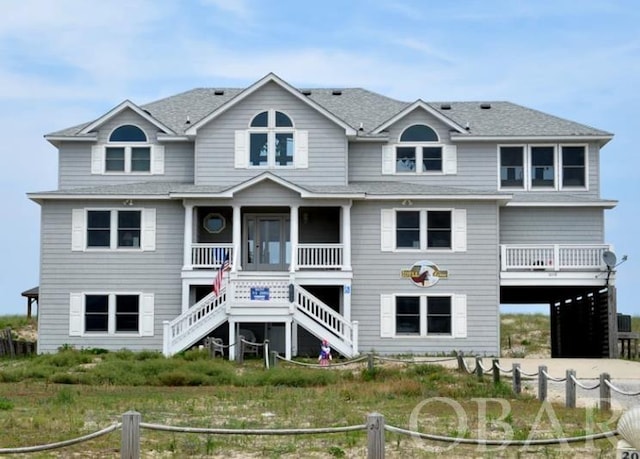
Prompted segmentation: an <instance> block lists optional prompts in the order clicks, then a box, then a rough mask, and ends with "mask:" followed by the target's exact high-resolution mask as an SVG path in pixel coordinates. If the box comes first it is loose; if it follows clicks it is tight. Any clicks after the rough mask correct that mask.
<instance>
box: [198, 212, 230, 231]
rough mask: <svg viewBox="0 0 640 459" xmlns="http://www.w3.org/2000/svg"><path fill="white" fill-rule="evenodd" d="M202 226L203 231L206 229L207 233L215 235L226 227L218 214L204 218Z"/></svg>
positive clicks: (222, 218)
mask: <svg viewBox="0 0 640 459" xmlns="http://www.w3.org/2000/svg"><path fill="white" fill-rule="evenodd" d="M203 225H204V229H206V230H207V231H208V232H209V233H213V234H217V233H220V232H222V230H223V229H224V227H225V226H226V221H225V219H224V217H223V216H222V215H220V214H209V215H207V216H206V217H204V222H203Z"/></svg>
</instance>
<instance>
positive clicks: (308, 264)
mask: <svg viewBox="0 0 640 459" xmlns="http://www.w3.org/2000/svg"><path fill="white" fill-rule="evenodd" d="M343 250H344V248H343V245H342V244H298V267H300V268H325V269H327V268H330V269H339V268H342V265H343Z"/></svg>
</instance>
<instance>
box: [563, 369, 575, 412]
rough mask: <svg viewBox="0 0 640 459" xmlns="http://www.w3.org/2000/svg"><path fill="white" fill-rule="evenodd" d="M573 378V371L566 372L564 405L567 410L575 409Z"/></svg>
mask: <svg viewBox="0 0 640 459" xmlns="http://www.w3.org/2000/svg"><path fill="white" fill-rule="evenodd" d="M575 376H576V371H575V370H567V383H566V395H567V401H566V404H565V406H566V407H567V408H575V407H576V382H575V381H574V380H573V378H575Z"/></svg>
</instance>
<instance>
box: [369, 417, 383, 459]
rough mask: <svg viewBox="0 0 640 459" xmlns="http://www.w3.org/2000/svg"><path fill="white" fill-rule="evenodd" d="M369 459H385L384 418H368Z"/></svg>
mask: <svg viewBox="0 0 640 459" xmlns="http://www.w3.org/2000/svg"><path fill="white" fill-rule="evenodd" d="M367 459H384V416H383V415H381V414H380V413H371V414H370V415H368V416H367Z"/></svg>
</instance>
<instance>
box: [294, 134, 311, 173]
mask: <svg viewBox="0 0 640 459" xmlns="http://www.w3.org/2000/svg"><path fill="white" fill-rule="evenodd" d="M293 143H294V146H295V153H294V155H293V163H294V165H295V167H296V169H308V168H309V131H296V132H295V135H294V141H293Z"/></svg>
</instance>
